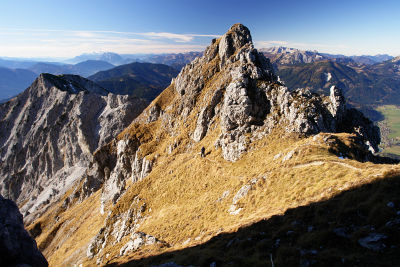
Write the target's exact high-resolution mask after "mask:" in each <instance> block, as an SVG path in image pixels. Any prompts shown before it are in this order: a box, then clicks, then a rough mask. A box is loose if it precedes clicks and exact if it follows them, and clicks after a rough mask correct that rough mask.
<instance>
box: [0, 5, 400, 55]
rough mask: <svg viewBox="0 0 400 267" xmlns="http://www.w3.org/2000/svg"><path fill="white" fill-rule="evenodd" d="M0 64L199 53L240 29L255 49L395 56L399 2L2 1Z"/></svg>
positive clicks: (397, 52)
mask: <svg viewBox="0 0 400 267" xmlns="http://www.w3.org/2000/svg"><path fill="white" fill-rule="evenodd" d="M0 12H1V13H0V56H3V57H6V56H9V57H72V56H76V55H79V54H82V53H91V52H105V51H111V52H117V53H168V52H185V51H201V50H203V49H204V48H205V46H206V45H208V44H209V43H210V41H211V39H212V38H214V37H216V36H219V35H222V34H224V33H225V32H226V31H227V30H228V29H229V27H230V26H231V25H232V24H234V23H237V22H240V23H243V24H244V25H246V26H247V27H248V28H249V29H250V31H251V33H252V36H253V41H254V43H255V46H256V47H257V48H262V47H268V46H274V45H282V46H288V47H295V48H299V49H306V50H318V51H320V52H330V53H341V54H346V55H354V54H356V55H361V54H379V53H388V54H391V55H394V56H398V55H400V34H399V33H398V32H399V28H400V16H399V13H400V1H385V0H381V1H369V0H364V1H358V0H357V1H352V0H347V1H342V0H336V1H334V0H331V1H323V0H320V1H307V0H303V1H294V0H290V1H289V0H288V1H285V0H284V1H269V0H264V1H250V0H247V1H245V0H242V1H237V0H230V1H225V0H224V1H218V0H214V1H208V0H207V1H190V0H186V1H184V0H158V1H156V0H146V1H144V0H142V1H135V0H130V1H128V0H79V1H78V0H68V1H61V0H35V1H32V0H2V1H1V9H0Z"/></svg>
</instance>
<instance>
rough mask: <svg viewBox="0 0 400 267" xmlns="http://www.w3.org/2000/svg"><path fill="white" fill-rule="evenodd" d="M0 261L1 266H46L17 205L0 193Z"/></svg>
mask: <svg viewBox="0 0 400 267" xmlns="http://www.w3.org/2000/svg"><path fill="white" fill-rule="evenodd" d="M0 262H1V265H2V266H35V267H36V266H39V267H40V266H48V263H47V261H46V259H45V258H44V257H43V255H42V253H40V251H39V249H38V248H37V245H36V242H35V240H34V239H32V237H30V236H29V234H28V232H27V231H26V230H25V228H24V224H23V219H22V215H21V213H20V212H19V210H18V207H17V205H16V204H15V203H14V202H13V201H11V200H9V199H4V198H3V197H2V196H1V195H0Z"/></svg>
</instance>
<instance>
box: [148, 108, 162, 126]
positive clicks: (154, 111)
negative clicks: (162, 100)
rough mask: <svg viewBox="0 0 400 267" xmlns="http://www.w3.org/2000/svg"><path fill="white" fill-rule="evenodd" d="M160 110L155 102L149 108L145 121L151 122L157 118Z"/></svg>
mask: <svg viewBox="0 0 400 267" xmlns="http://www.w3.org/2000/svg"><path fill="white" fill-rule="evenodd" d="M161 113H162V111H161V108H160V106H159V105H157V104H155V105H154V106H152V107H151V108H150V109H149V116H148V117H147V122H153V121H156V120H158V118H159V117H160V115H161Z"/></svg>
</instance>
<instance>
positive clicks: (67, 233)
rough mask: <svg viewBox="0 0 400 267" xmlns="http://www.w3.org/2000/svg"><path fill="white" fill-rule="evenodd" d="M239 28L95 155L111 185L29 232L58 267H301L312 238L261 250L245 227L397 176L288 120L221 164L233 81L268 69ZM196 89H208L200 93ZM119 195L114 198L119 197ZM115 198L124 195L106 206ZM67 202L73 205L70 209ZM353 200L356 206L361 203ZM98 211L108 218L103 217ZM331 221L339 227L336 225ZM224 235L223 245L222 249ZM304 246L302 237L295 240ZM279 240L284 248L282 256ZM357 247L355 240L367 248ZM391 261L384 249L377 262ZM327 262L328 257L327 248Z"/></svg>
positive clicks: (58, 209)
mask: <svg viewBox="0 0 400 267" xmlns="http://www.w3.org/2000/svg"><path fill="white" fill-rule="evenodd" d="M237 27H242V26H241V25H234V26H233V27H232V28H231V30H230V31H229V32H228V33H227V35H224V37H222V39H218V40H215V41H213V42H212V44H211V46H210V47H209V48H207V50H206V51H205V55H204V57H202V58H200V59H196V60H195V61H194V62H193V63H191V64H189V65H188V66H187V67H185V68H184V69H183V70H182V72H181V74H180V76H178V78H177V79H176V80H175V81H173V82H172V84H171V85H170V86H169V87H168V88H167V89H165V91H163V92H162V93H161V95H160V96H158V97H157V98H156V99H155V100H154V101H153V102H152V103H151V104H150V106H149V107H148V108H147V109H146V110H145V111H144V112H143V113H142V115H140V116H139V117H138V118H137V119H136V120H135V121H134V122H132V124H131V125H130V126H129V127H128V128H127V129H125V130H124V131H123V132H122V133H121V134H119V135H118V136H117V137H116V139H115V140H114V141H112V142H111V143H109V144H108V145H107V146H106V147H103V148H101V149H100V150H99V151H98V152H97V156H96V155H95V158H96V159H97V161H95V162H93V164H92V165H91V168H92V169H89V170H88V172H87V173H88V177H89V176H90V177H91V178H90V179H95V178H96V177H94V176H96V175H94V174H93V173H95V174H96V173H97V174H98V176H99V177H100V176H101V177H103V178H101V179H100V178H98V179H99V181H100V182H101V183H102V186H101V187H100V188H98V190H97V191H95V192H93V193H88V194H83V193H82V192H84V191H85V190H84V188H85V187H87V185H88V184H90V183H89V182H88V181H89V180H90V179H89V178H87V180H85V181H81V183H80V184H77V185H76V187H75V188H74V189H73V190H71V191H70V192H68V193H67V194H66V195H65V197H64V198H63V199H61V200H60V201H59V202H58V203H55V204H54V205H53V208H52V209H50V210H49V211H47V213H46V214H45V215H44V216H42V217H41V218H39V219H38V220H36V221H35V222H33V223H32V224H31V225H30V226H29V227H28V229H30V230H31V232H32V231H33V232H35V231H34V229H38V228H40V231H36V241H37V243H38V246H39V248H40V249H41V250H42V252H43V253H44V255H45V256H46V258H47V259H48V261H49V263H50V266H73V265H76V266H78V265H80V264H82V266H94V265H96V264H98V265H107V264H117V265H118V264H128V265H132V266H135V265H143V266H148V265H151V264H152V263H154V264H156V263H157V264H160V263H165V262H169V261H175V262H177V263H179V264H186V265H188V264H192V265H203V266H206V265H210V264H211V263H213V262H215V263H216V264H217V265H228V264H231V265H237V266H238V265H242V266H243V265H260V266H265V265H268V264H272V262H274V259H275V261H276V260H278V262H279V261H280V262H281V263H282V264H284V263H285V259H290V260H291V261H289V262H286V263H285V264H286V266H288V265H299V262H300V261H301V260H303V258H304V259H305V258H307V257H308V256H307V255H308V254H310V255H311V256H312V255H313V253H314V252H313V251H311V250H312V249H314V248H312V245H310V242H309V241H307V240H308V239H310V237H308V236H306V237H304V238H303V239H306V240H302V241H301V242H297V243H296V242H295V243H293V242H289V241H287V242H286V239H282V238H274V237H273V236H272V235H273V232H271V233H269V232H268V231H267V230H263V231H261V230H260V231H258V233H261V232H264V234H265V233H267V234H268V235H269V234H270V236H269V239H268V240H271V242H272V241H273V242H272V243H273V244H272V243H271V244H272V245H271V246H270V245H266V246H263V245H262V244H261V245H260V243H258V242H259V241H260V240H259V239H257V242H255V241H256V239H255V237H254V235H253V232H252V230H251V231H250V230H249V232H247V231H246V229H250V228H251V227H252V226H253V225H254V226H255V228H257V225H259V224H260V223H261V222H268V221H269V220H270V219H271V218H272V219H271V220H273V218H276V216H283V215H284V214H285V212H287V211H288V210H290V209H296V208H298V207H301V206H310V207H311V206H312V205H314V204H315V203H322V202H324V201H329V200H331V199H334V198H335V197H338V196H340V195H341V194H343V192H346V191H351V190H356V189H357V188H359V187H362V186H363V185H366V184H373V183H377V182H379V181H383V180H386V179H393V177H395V176H398V175H399V174H400V168H399V166H398V165H393V164H392V165H391V164H375V163H372V162H368V161H364V160H365V159H366V155H368V153H369V152H368V151H367V150H366V149H365V148H364V145H363V144H362V143H360V137H359V136H357V135H356V134H352V133H319V134H316V135H304V134H303V133H296V132H295V131H288V129H290V125H287V122H286V123H285V121H284V120H279V118H280V117H282V116H283V115H282V114H279V113H271V114H267V115H266V117H263V120H264V121H266V122H268V123H269V126H270V124H271V123H272V122H279V123H277V124H273V127H269V128H268V130H267V128H266V127H267V126H268V125H265V124H263V125H252V124H251V123H250V124H249V125H247V126H248V128H245V129H247V130H246V132H245V133H244V134H243V135H242V136H241V138H243V140H244V141H243V142H242V143H241V144H244V146H245V148H244V151H245V152H243V153H242V154H241V155H240V156H239V158H238V160H232V161H230V160H226V159H224V157H223V152H222V148H221V145H218V144H219V142H220V140H221V133H223V131H224V124H223V123H222V122H221V121H222V120H223V118H221V117H222V116H221V115H220V114H221V109H223V107H222V106H223V105H224V103H225V102H224V97H226V94H225V93H226V92H225V91H226V88H227V86H228V85H229V84H230V83H231V82H232V80H234V79H235V77H236V75H235V74H232V73H235V72H236V71H237V69H238V68H239V69H241V70H243V71H244V72H246V70H254V66H257V64H259V63H260V62H259V60H260V59H259V58H257V57H255V58H253V59H252V60H251V55H252V54H251V53H253V52H252V51H253V50H252V49H253V48H252V47H251V46H252V45H251V43H249V42H248V40H245V39H246V38H245V37H246V36H244V37H243V36H241V35H237V36H235V32H234V31H235V30H236V29H237ZM229 35H230V37H226V36H229ZM223 38H225V39H223ZM227 39H228V42H229V39H230V40H231V41H230V42H231V47H230V48H229V47H228V49H231V48H232V47H233V48H235V49H233V50H234V51H230V52H229V51H228V53H227V51H221V49H220V47H221V46H222V44H221V42H222V43H223V42H226V41H227ZM243 40H244V41H243ZM250 40H251V37H250ZM242 41H243V42H244V43H241V42H242ZM248 51H250V53H247V52H248ZM224 52H225V53H224ZM244 52H246V53H247V54H246V53H244ZM242 55H250V56H248V57H249V60H248V61H246V60H245V59H241V58H243V57H244V56H242ZM252 64H253V65H252ZM260 64H261V63H260ZM255 75H257V74H255ZM198 77H201V79H200V80H199V79H197V78H198ZM248 79H249V80H251V81H253V82H254V83H252V82H250V84H251V86H258V87H263V86H264V88H267V89H268V88H269V89H271V90H272V89H274V88H275V89H278V88H280V85H279V84H277V83H275V80H274V76H273V74H271V73H268V70H266V71H265V72H263V73H262V74H261V75H260V77H259V78H252V76H251V75H249V77H248ZM182 80H185V81H186V82H185V84H186V87H185V88H184V89H182V88H180V87H179V85H177V83H178V84H179V83H180V82H181V81H182ZM198 84H201V86H200V87H197V85H198ZM218 89H221V90H222V92H223V93H224V94H225V96H223V97H222V100H220V101H219V102H218V103H217V104H216V105H214V106H213V107H212V108H211V109H212V112H210V113H209V114H211V115H210V116H209V117H210V118H209V121H208V124H207V129H206V134H205V135H204V137H203V138H201V139H200V140H199V141H194V140H193V139H194V138H193V133H194V132H195V130H196V128H197V127H198V124H199V114H202V113H204V111H202V110H203V109H204V108H205V107H207V106H209V105H210V102H212V98H213V96H214V95H215V91H216V90H218ZM182 90H184V92H183V91H182ZM278 104H279V103H278ZM298 104H299V105H300V107H301V106H302V105H301V103H298ZM256 122H257V118H256ZM257 123H258V122H257ZM268 123H267V124H268ZM247 126H246V127H247ZM239 128H240V127H239ZM122 144H124V146H122ZM202 147H204V148H205V154H206V156H205V157H201V155H200V153H199V152H200V151H201V148H202ZM238 151H242V150H238ZM369 158H370V159H371V158H372V157H371V156H370V157H369ZM144 159H145V160H144ZM146 161H148V162H150V166H151V167H150V168H148V170H147V171H145V172H143V168H142V169H141V174H140V175H139V174H137V169H135V168H136V167H137V164H136V163H137V162H146ZM135 162H136V163H135ZM135 164H136V165H135ZM135 166H136V167H135ZM94 170H96V171H94ZM142 174H143V175H142ZM115 188H117V190H116V191H115V192H114V191H112V190H115ZM110 190H111V191H112V193H115V194H111V195H112V197H111V198H107V197H106V196H109V195H110ZM393 190H398V187H393ZM85 192H87V191H85ZM396 192H399V191H396ZM392 195H393V194H392ZM392 195H390V196H392ZM82 196H83V197H82ZM363 197H364V195H363ZM365 197H368V196H365ZM67 198H68V199H69V201H65V199H67ZM385 201H386V199H385ZM397 201H398V199H392V200H387V202H392V204H393V205H394V206H396V205H400V202H397ZM346 203H347V205H349V207H351V205H356V204H357V203H352V202H351V201H347V202H346ZM368 203H369V202H368ZM102 204H103V206H104V207H101V205H102ZM381 204H382V203H380V205H381ZM392 204H390V206H391V205H392ZM385 205H386V202H385ZM381 206H382V205H381ZM381 206H378V208H380V207H381ZM329 207H331V206H329ZM332 207H333V208H334V209H335V210H333V211H332V212H333V213H335V212H336V209H338V210H340V209H341V210H346V209H347V208H348V207H346V206H342V207H340V206H332ZM364 208H365V209H367V210H371V209H374V208H375V209H377V207H375V206H374V203H369V204H368V205H367V204H366V206H365V207H364ZM101 209H103V210H104V212H102V213H101V212H100V210H101ZM315 212H317V211H315ZM312 214H314V213H312ZM335 214H336V213H335ZM375 214H379V212H378V211H377V212H376V213H375ZM274 216H275V217H274ZM310 216H311V215H310ZM310 216H309V217H310ZM313 216H314V215H313ZM313 216H311V217H313ZM324 216H325V215H324ZM371 216H373V215H371ZM395 216H397V215H396V212H395V211H392V212H389V215H387V216H386V217H384V218H385V219H384V220H385V221H384V222H380V223H387V222H390V221H391V220H395V219H396V217H395ZM314 217H315V220H314V221H309V222H307V223H308V226H310V227H311V228H308V226H307V227H306V230H304V232H307V233H311V234H313V233H315V235H318V239H317V238H315V239H310V240H322V241H319V242H320V243H318V242H317V243H318V245H320V244H321V243H324V242H328V241H329V240H330V238H331V237H330V235H329V234H326V233H325V232H321V231H320V232H318V231H315V232H313V228H312V227H313V225H314V227H315V225H321V226H320V227H321V229H322V227H323V226H322V225H323V223H321V221H322V219H321V218H320V217H318V216H314ZM314 217H313V218H314ZM381 217H383V216H381ZM392 217H393V218H392ZM324 218H328V215H326V217H324ZM329 218H330V217H329ZM360 218H361V217H360ZM332 220H333V223H334V220H335V218H332ZM357 220H359V219H357V218H356V219H354V221H357ZM290 223H292V221H291V222H290ZM290 223H286V221H285V223H283V224H282V227H283V226H285V227H283V228H282V229H281V228H279V227H275V228H274V227H272V226H271V227H272V228H270V230H271V229H279V231H280V232H282V231H284V232H285V236H286V234H287V235H291V234H292V233H291V232H290V231H292V230H291V229H289V228H288V227H287V225H289V224H290ZM326 224H327V225H328V222H327V223H326ZM38 225H39V226H38ZM369 225H372V222H371V223H370V224H369ZM350 226H351V222H350V223H349V227H350ZM371 227H372V226H371ZM314 230H315V229H314ZM318 230H320V229H318ZM329 230H332V231H333V229H330V228H329ZM293 231H294V230H293ZM296 231H297V230H296ZM327 231H328V230H327ZM357 231H358V232H357V233H358V235H359V237H360V238H361V237H365V236H367V234H369V232H368V233H367V230H365V231H364V232H362V231H361V230H357ZM360 231H361V233H360ZM370 232H373V231H372V230H371V231H370ZM235 234H237V236H235ZM247 234H248V238H247V237H246V235H247ZM362 234H364V236H362ZM138 236H140V237H138ZM218 237H220V238H221V240H224V242H222V241H221V242H220V243H218V242H219V241H218V242H217V243H215V240H219V239H218ZM216 238H217V239H216ZM235 238H237V239H238V240H239V241H240V240H247V241H246V244H245V245H241V246H238V245H237V244H236V245H232V244H233V243H235V242H236V241H232V242H231V244H230V245H228V243H229V242H230V241H231V240H236V239H235ZM296 238H300V237H299V235H298V233H297V234H296ZM307 238H308V239H307ZM278 239H279V240H282V243H283V244H284V245H282V246H281V247H280V245H279V242H280V241H277V240H278ZM355 240H356V241H355V242H356V243H357V242H358V240H359V239H355ZM225 241H226V242H225ZM239 241H238V242H239ZM252 241H253V242H252ZM378 241H379V240H377V242H378ZM268 242H269V241H268ZM307 242H308V243H307ZM311 243H312V242H311ZM317 243H316V244H317ZM268 244H269V243H268ZM208 245H209V247H207V246H208ZM320 246H321V248H318V251H317V252H315V253H317V254H318V253H319V255H321V253H322V251H323V248H322V246H323V245H320ZM393 246H395V244H393ZM253 247H254V249H252V248H253ZM354 247H355V250H357V249H358V250H360V251H362V252H363V251H365V253H368V252H370V251H372V252H374V253H375V251H374V250H371V249H368V248H365V247H363V246H361V245H357V244H356V245H354ZM88 248H89V249H88ZM231 248H236V250H235V251H232V250H231ZM245 248H246V249H245ZM248 248H250V249H248ZM279 248H280V250H279ZM88 250H89V253H88ZM224 250H226V251H228V250H229V251H230V253H227V254H226V257H225V256H224V255H222V254H223V253H224ZM259 250H260V251H261V250H262V253H261V252H260V251H259ZM358 250H357V251H358ZM304 251H305V252H304ZM310 251H311V252H310ZM382 251H383V252H382ZM244 252H245V253H244ZM384 252H385V250H380V252H379V253H384ZM185 253H186V254H187V255H189V256H185ZM260 253H261V254H260ZM324 253H326V254H329V251H324ZM335 253H336V254H338V253H339V252H335ZM336 254H335V255H336ZM157 255H159V256H158V257H156V256H157ZM162 255H167V256H166V257H163V256H162ZM260 255H261V256H260ZM304 255H306V256H304ZM322 255H324V254H322ZM351 255H353V254H351ZM351 255H350V256H349V257H351ZM357 255H361V256H362V255H363V253H359V254H357ZM269 256H270V257H269ZM302 256H304V257H303V258H301V257H302ZM338 257H339V256H338ZM346 257H347V256H346ZM346 260H347V258H346ZM310 262H311V261H310Z"/></svg>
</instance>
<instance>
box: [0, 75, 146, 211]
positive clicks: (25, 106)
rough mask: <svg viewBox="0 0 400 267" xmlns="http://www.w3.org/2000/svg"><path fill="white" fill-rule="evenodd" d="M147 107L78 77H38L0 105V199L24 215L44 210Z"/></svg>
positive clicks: (139, 100)
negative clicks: (15, 207)
mask: <svg viewBox="0 0 400 267" xmlns="http://www.w3.org/2000/svg"><path fill="white" fill-rule="evenodd" d="M146 104H147V103H146V101H144V100H141V99H137V98H134V97H130V96H126V95H114V94H111V93H108V92H107V91H106V90H105V89H103V88H101V87H100V86H98V85H96V84H95V83H93V82H91V81H89V80H87V79H85V78H82V77H80V76H76V75H60V76H55V75H51V74H41V75H40V76H39V77H38V78H37V79H36V80H35V82H34V83H33V84H32V85H31V86H30V87H29V88H28V89H26V90H25V91H24V92H23V93H21V94H20V95H18V96H17V97H15V98H13V99H12V100H10V101H8V102H6V103H4V104H1V105H0V130H1V134H0V193H1V194H3V195H4V196H5V197H7V198H10V199H13V200H14V201H16V202H17V204H18V205H21V211H22V212H23V213H24V214H25V215H28V214H29V213H33V212H35V211H36V210H38V209H39V207H40V206H43V205H48V204H49V203H50V202H51V201H52V200H53V199H57V197H58V196H60V195H62V194H63V192H65V190H68V188H69V186H71V185H72V183H73V181H75V180H76V179H78V178H79V177H80V176H81V175H82V174H83V171H84V170H85V168H86V166H87V164H88V162H89V161H90V160H91V158H92V153H93V152H94V151H95V150H96V149H97V148H98V147H99V146H101V145H103V144H105V143H107V142H109V141H110V140H111V139H112V137H114V136H115V135H116V134H118V133H119V132H120V131H121V130H122V129H124V128H125V127H126V126H128V125H129V123H130V122H131V121H132V120H133V119H134V118H135V117H136V116H137V115H138V114H139V113H140V112H141V111H142V110H143V109H144V108H145V106H146ZM42 210H43V209H42ZM28 218H30V217H29V216H28Z"/></svg>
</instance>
